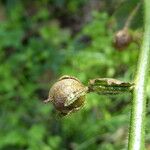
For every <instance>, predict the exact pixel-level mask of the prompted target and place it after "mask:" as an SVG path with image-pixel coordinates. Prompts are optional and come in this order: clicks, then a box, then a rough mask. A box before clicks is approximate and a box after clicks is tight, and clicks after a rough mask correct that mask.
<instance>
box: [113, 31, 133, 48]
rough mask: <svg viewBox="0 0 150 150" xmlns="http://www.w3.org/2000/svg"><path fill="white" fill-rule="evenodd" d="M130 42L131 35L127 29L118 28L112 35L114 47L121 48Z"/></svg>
mask: <svg viewBox="0 0 150 150" xmlns="http://www.w3.org/2000/svg"><path fill="white" fill-rule="evenodd" d="M131 42H132V36H131V34H130V33H129V31H128V30H127V29H123V30H119V31H118V32H117V33H116V34H115V37H114V43H113V44H114V47H115V48H116V49H118V50H123V49H124V48H126V47H127V46H128V45H129V44H130V43H131Z"/></svg>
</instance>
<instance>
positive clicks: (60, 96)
mask: <svg viewBox="0 0 150 150" xmlns="http://www.w3.org/2000/svg"><path fill="white" fill-rule="evenodd" d="M85 94H86V88H85V86H84V85H83V84H82V83H81V82H80V81H79V80H78V79H76V78H73V77H68V76H67V77H66V76H65V77H62V78H60V79H59V80H58V81H57V82H56V83H55V84H54V85H53V86H52V87H51V89H50V92H49V99H50V101H51V102H52V103H53V105H54V106H55V108H56V109H57V110H58V111H60V112H61V113H64V114H68V113H70V112H73V111H76V110H78V109H79V108H80V107H81V106H83V104H84V101H85Z"/></svg>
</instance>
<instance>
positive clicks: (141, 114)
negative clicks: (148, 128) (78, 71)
mask: <svg viewBox="0 0 150 150" xmlns="http://www.w3.org/2000/svg"><path fill="white" fill-rule="evenodd" d="M149 10H150V1H149V0H145V1H144V12H145V17H144V19H145V20H144V21H145V32H144V37H143V43H142V47H141V54H140V58H139V64H138V70H137V75H136V80H135V88H134V90H133V101H132V112H131V125H130V132H129V143H128V149H129V150H143V149H144V147H145V145H144V143H145V138H144V136H145V109H146V83H147V77H148V69H149V59H150V13H149Z"/></svg>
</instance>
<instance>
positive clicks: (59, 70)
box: [0, 0, 150, 150]
mask: <svg viewBox="0 0 150 150" xmlns="http://www.w3.org/2000/svg"><path fill="white" fill-rule="evenodd" d="M90 2H91V1H90V0H84V1H82V0H78V1H76V0H70V1H68V0H61V1H58V0H41V1H32V2H31V1H29V0H27V1H19V0H12V1H9V0H4V1H3V2H2V3H1V4H0V7H1V8H3V9H0V14H3V16H0V63H1V64H0V83H1V86H0V118H1V121H0V129H1V132H0V149H3V150H19V149H28V150H59V149H61V150H65V149H82V150H84V149H86V150H88V149H89V150H95V149H100V150H116V149H118V150H119V149H123V148H124V147H125V145H126V138H127V136H128V135H127V128H128V124H129V116H130V114H129V112H130V105H129V104H130V100H131V96H130V95H120V96H119V97H118V96H117V97H116V96H111V97H109V96H99V95H96V94H90V95H88V96H87V102H86V105H85V107H84V108H83V109H82V110H81V111H79V112H77V113H76V114H72V115H70V116H68V117H66V118H62V119H60V118H58V117H57V115H56V112H55V111H54V108H53V106H52V105H50V104H49V105H45V104H44V103H43V100H44V99H46V98H47V96H48V91H49V88H50V86H51V85H52V83H53V82H54V81H55V80H56V79H57V78H58V77H59V76H61V75H64V74H67V75H73V76H76V77H78V78H79V79H80V80H81V81H82V82H83V83H85V84H87V81H88V80H89V79H92V78H96V77H114V78H118V79H122V80H124V81H131V80H132V79H133V76H134V72H135V69H136V64H137V57H138V53H139V47H138V45H137V44H135V43H131V44H130V45H129V47H127V48H126V49H125V50H123V51H118V50H117V49H115V48H114V47H113V44H112V41H113V35H114V33H115V31H116V30H117V29H118V28H119V27H120V26H121V25H122V24H123V23H124V19H123V18H122V20H121V21H120V19H119V22H117V20H115V19H116V18H117V19H118V14H119V12H116V13H114V15H113V16H111V15H110V12H111V11H116V10H115V8H113V7H112V6H113V5H112V6H111V4H109V5H107V3H108V2H107V0H106V1H103V3H104V4H105V5H106V6H107V7H105V5H101V6H102V8H99V9H100V10H103V11H100V10H97V9H94V10H91V9H90V8H89V9H88V11H89V15H90V21H85V20H86V19H85V18H84V17H85V14H86V13H87V12H85V10H87V9H85V7H89V3H90ZM116 3H117V4H118V3H119V1H116ZM127 3H128V2H127ZM130 3H132V2H130ZM135 3H137V1H135V2H134V4H135ZM124 4H125V5H127V4H126V3H124ZM131 6H133V4H132V5H131ZM133 7H134V6H133ZM133 7H132V8H133ZM120 8H121V6H120ZM129 9H130V10H131V8H129ZM130 10H129V11H130ZM118 11H120V9H119V10H118ZM126 13H128V11H127V10H126V12H125V14H126ZM115 14H117V15H116V16H115ZM116 24H117V25H116ZM138 26H139V27H142V26H140V25H138ZM139 31H140V28H138V30H137V32H139ZM148 88H149V87H148ZM147 132H148V134H147V141H150V136H149V134H150V132H149V131H147Z"/></svg>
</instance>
